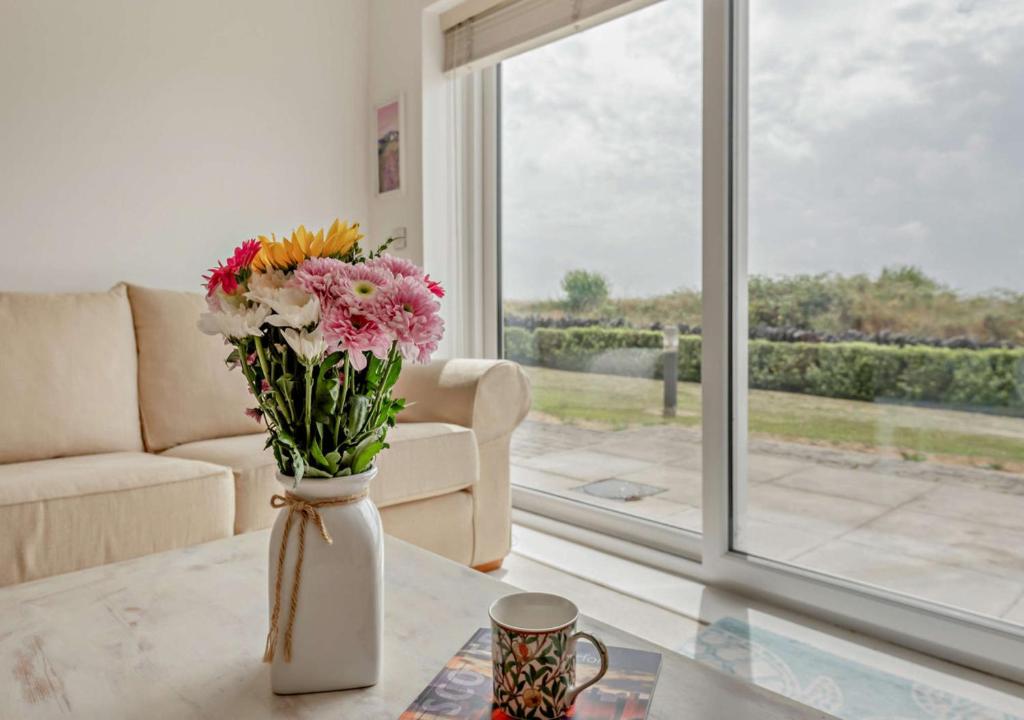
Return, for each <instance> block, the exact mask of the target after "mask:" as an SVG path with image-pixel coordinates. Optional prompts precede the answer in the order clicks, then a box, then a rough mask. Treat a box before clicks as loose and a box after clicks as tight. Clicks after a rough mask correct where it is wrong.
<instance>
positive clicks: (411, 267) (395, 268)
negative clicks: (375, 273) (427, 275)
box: [366, 255, 423, 278]
mask: <svg viewBox="0 0 1024 720" xmlns="http://www.w3.org/2000/svg"><path fill="white" fill-rule="evenodd" d="M366 264H367V265H369V266H371V267H378V268H384V269H385V270H387V271H388V272H390V273H391V274H392V275H394V276H395V277H399V278H401V277H410V278H422V277H423V270H421V269H420V268H419V266H418V265H416V263H414V262H411V261H409V260H406V259H405V258H400V257H398V256H397V255H381V256H380V257H379V258H375V259H373V260H370V261H369V262H368V263H366Z"/></svg>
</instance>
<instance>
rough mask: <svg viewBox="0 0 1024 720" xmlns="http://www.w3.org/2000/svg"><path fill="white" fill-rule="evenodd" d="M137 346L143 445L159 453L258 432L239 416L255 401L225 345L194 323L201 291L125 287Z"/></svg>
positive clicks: (202, 305) (201, 303) (202, 307)
mask: <svg viewBox="0 0 1024 720" xmlns="http://www.w3.org/2000/svg"><path fill="white" fill-rule="evenodd" d="M128 297H129V299H130V300H131V309H132V315H133V316H134V319H135V338H136V342H137V343H138V349H139V411H140V414H141V416H142V435H143V439H144V440H145V443H146V449H147V450H149V451H150V452H161V451H163V450H166V449H167V448H170V447H174V446H175V445H181V444H183V443H187V442H192V441H195V440H207V439H210V438H218V437H230V436H233V435H245V434H249V433H256V432H260V430H261V426H260V425H258V424H256V423H255V422H254V421H253V420H252V419H251V418H249V417H247V416H246V415H245V409H246V408H247V407H252V406H254V405H255V404H256V403H255V401H254V400H253V398H252V396H250V395H249V391H248V389H247V388H246V384H245V378H244V377H243V376H242V373H241V372H239V371H238V370H229V369H228V368H227V366H226V365H225V364H224V361H225V359H226V358H227V356H228V354H229V353H230V352H231V348H230V347H229V346H228V345H225V344H224V341H223V340H222V339H221V338H220V337H211V336H209V335H203V334H202V333H201V332H199V329H198V328H197V327H196V323H197V322H198V320H199V315H200V314H201V313H202V312H204V311H205V310H206V300H205V299H204V298H203V296H202V295H201V294H200V293H190V292H178V291H174V290H155V289H151V288H144V287H138V286H136V285H129V286H128Z"/></svg>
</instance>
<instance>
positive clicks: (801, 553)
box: [512, 418, 1024, 624]
mask: <svg viewBox="0 0 1024 720" xmlns="http://www.w3.org/2000/svg"><path fill="white" fill-rule="evenodd" d="M748 457H749V460H748V464H749V468H748V474H749V487H748V494H747V510H746V513H745V514H744V515H745V516H744V517H743V518H742V520H741V521H740V523H739V524H740V526H741V531H740V536H739V538H738V542H737V547H739V548H740V549H742V550H745V551H747V552H750V553H752V554H757V555H761V556H764V557H770V558H773V559H777V560H782V561H785V562H788V563H792V564H795V565H800V566H804V567H807V568H811V569H814V570H818V571H821V572H825V573H829V574H832V575H837V576H841V577H845V578H851V579H855V580H859V581H862V582H865V583H870V584H873V585H878V586H881V587H884V588H888V589H891V590H896V591H899V592H904V593H907V594H910V595H915V596H918V597H923V598H927V599H929V600H933V601H936V602H940V603H946V604H948V605H952V606H955V607H958V608H965V609H969V610H973V611H975V612H978V613H982V614H985V615H990V616H995V617H1002V618H1005V619H1007V620H1011V621H1013V622H1016V623H1021V624H1024V476H1021V475H1017V474H1012V473H1006V472H997V471H990V470H982V469H978V468H970V467H962V466H952V465H939V464H934V463H927V462H908V461H903V460H900V459H893V458H891V457H883V456H879V455H873V454H869V453H859V452H850V451H845V450H833V449H829V448H822V447H817V446H811V445H803V444H798V443H788V442H778V441H770V440H753V441H751V443H750V453H749V456H748ZM512 462H513V467H512V479H513V482H514V483H515V484H517V485H519V486H522V487H528V488H534V489H537V490H542V491H545V492H550V493H553V494H556V495H560V496H563V497H566V498H570V499H573V500H578V501H582V502H586V503H591V504H594V505H598V506H601V507H606V508H610V509H613V510H616V511H619V512H623V513H626V514H630V515H635V516H637V517H641V518H646V519H649V520H654V521H657V522H661V523H665V524H667V525H671V526H674V527H678V528H681V529H684V530H690V531H696V532H699V531H700V528H701V513H700V504H701V499H700V498H701V446H700V433H699V432H697V431H695V430H691V429H687V428H683V427H679V426H670V425H662V426H654V427H644V428H631V429H625V430H617V431H616V430H597V429H590V428H584V427H577V426H573V425H566V424H560V423H557V422H541V421H539V420H538V419H533V418H531V419H528V420H527V421H526V422H525V423H523V425H522V426H521V427H520V429H519V430H518V431H517V433H516V434H515V436H514V437H513V443H512ZM610 479H614V480H625V481H631V482H634V483H640V484H641V486H654V489H651V490H645V491H647V492H654V493H655V494H652V495H648V496H645V497H638V498H636V499H630V500H622V499H614V498H606V497H598V496H595V495H592V494H588V492H586V491H584V490H583V487H584V486H585V485H588V484H589V483H593V482H595V481H600V480H610Z"/></svg>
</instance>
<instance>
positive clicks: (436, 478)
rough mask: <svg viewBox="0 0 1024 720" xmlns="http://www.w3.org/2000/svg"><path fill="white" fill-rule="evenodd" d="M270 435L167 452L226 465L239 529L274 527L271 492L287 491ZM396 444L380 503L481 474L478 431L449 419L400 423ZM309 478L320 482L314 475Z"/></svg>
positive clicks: (377, 492)
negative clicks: (278, 474)
mask: <svg viewBox="0 0 1024 720" xmlns="http://www.w3.org/2000/svg"><path fill="white" fill-rule="evenodd" d="M265 442H266V436H265V435H263V434H262V433H261V434H258V435H242V436H239V437H233V438H219V439H216V440H202V441H200V442H194V443H187V444H185V445H178V446H177V447H173V448H171V449H169V450H167V451H166V452H164V453H163V456H164V457H168V456H170V457H178V458H188V459H192V460H202V461H205V462H210V463H216V464H218V465H226V466H228V467H230V468H231V469H232V470H233V471H234V474H235V532H249V531H251V530H260V529H262V528H265V527H269V526H270V525H271V524H272V523H273V522H274V517H276V515H277V510H274V509H272V508H271V507H270V496H271V495H273V494H274V493H278V492H281V489H282V488H281V485H280V484H279V483H278V482H277V480H276V472H277V468H276V466H275V465H274V456H273V454H272V453H271V452H270V451H269V450H264V449H263V445H264V443H265ZM388 442H389V443H390V445H391V447H390V448H388V449H387V450H384V451H383V452H382V453H381V454H380V455H378V456H377V465H378V467H379V468H380V474H379V475H377V478H376V479H375V480H374V481H373V483H372V485H371V486H370V497H372V498H373V501H374V502H375V503H376V504H377V507H380V508H385V507H388V506H390V505H396V504H399V503H405V502H410V501H412V500H419V499H423V498H429V497H436V496H438V495H445V494H448V493H452V492H456V491H458V490H464V489H466V488H469V487H472V486H473V485H474V484H475V483H476V478H477V449H476V440H475V438H474V436H473V431H472V430H469V429H468V428H464V427H460V426H458V425H448V424H445V423H399V424H398V425H397V426H395V427H394V428H392V429H391V431H390V432H389V433H388ZM307 482H316V481H315V480H308V481H307Z"/></svg>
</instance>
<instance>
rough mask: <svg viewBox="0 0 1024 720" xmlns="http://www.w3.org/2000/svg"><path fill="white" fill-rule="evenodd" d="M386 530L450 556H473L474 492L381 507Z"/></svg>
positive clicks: (469, 558)
mask: <svg viewBox="0 0 1024 720" xmlns="http://www.w3.org/2000/svg"><path fill="white" fill-rule="evenodd" d="M380 519H381V524H382V525H383V526H384V532H386V533H387V534H388V535H392V536H394V537H396V538H399V539H401V540H405V541H406V542H410V543H412V544H413V545H415V546H417V547H421V548H423V549H424V550H429V551H430V552H432V553H437V554H438V555H441V556H443V557H446V558H448V559H449V560H454V561H455V562H457V563H462V564H463V565H469V564H470V563H471V562H472V560H473V554H474V551H475V548H474V546H473V495H472V494H471V493H470V492H468V491H463V492H454V493H448V494H447V495H441V496H439V497H432V498H427V499H425V500H415V501H413V502H408V503H402V504H400V505H391V506H389V507H386V508H384V509H383V510H381V511H380Z"/></svg>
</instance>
